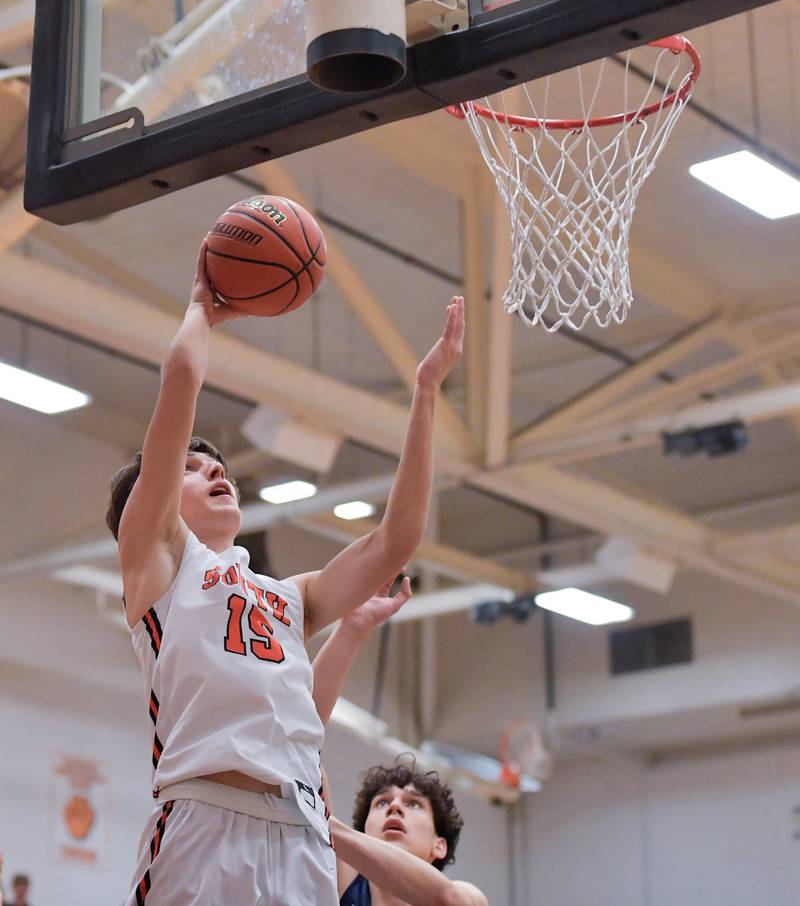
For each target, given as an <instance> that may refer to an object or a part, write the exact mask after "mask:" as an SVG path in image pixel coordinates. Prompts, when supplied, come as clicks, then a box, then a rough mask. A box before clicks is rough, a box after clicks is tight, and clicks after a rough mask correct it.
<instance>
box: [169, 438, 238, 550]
mask: <svg viewBox="0 0 800 906" xmlns="http://www.w3.org/2000/svg"><path fill="white" fill-rule="evenodd" d="M181 516H182V517H183V520H184V522H185V523H186V524H187V525H188V526H189V528H190V529H191V530H192V531H193V532H194V533H195V535H198V537H202V535H203V533H204V529H205V528H208V527H210V526H213V527H214V528H215V529H222V530H224V531H228V530H230V531H231V532H232V533H233V535H236V534H237V533H238V531H239V527H240V526H241V523H242V514H241V512H240V510H239V501H238V499H237V495H236V490H235V489H234V487H233V485H232V484H231V482H230V481H229V480H228V479H227V477H226V475H225V469H224V468H223V467H222V464H221V463H219V462H217V460H216V459H214V458H213V457H211V456H209V455H208V454H207V453H188V454H187V455H186V469H185V471H184V473H183V493H182V496H181Z"/></svg>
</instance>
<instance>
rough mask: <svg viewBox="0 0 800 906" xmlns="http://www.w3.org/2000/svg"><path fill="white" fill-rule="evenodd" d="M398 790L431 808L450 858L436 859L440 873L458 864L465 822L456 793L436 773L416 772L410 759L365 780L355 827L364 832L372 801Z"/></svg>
mask: <svg viewBox="0 0 800 906" xmlns="http://www.w3.org/2000/svg"><path fill="white" fill-rule="evenodd" d="M393 786H396V787H399V788H400V789H401V790H402V789H404V788H405V787H407V786H413V787H414V789H415V790H416V791H417V792H418V793H420V794H421V795H422V796H424V797H425V798H426V799H427V800H428V802H430V804H431V811H432V812H433V826H434V829H435V830H436V834H437V836H439V837H443V838H444V840H445V841H446V843H447V855H446V856H445V857H444V858H442V859H435V860H434V862H433V865H434V867H435V868H438V869H439V871H442V869H443V868H444V867H445V865H450V863H451V862H455V860H456V844H457V843H458V838H459V835H460V834H461V828H462V827H463V826H464V820H463V819H462V817H461V815H460V814H459V812H458V809H457V808H456V804H455V802H453V793H452V791H451V790H450V787H449V786H447V784H446V783H444V781H443V780H442V779H441V777H440V776H439V774H438V773H437V772H436V771H427V772H425V773H423V772H422V771H420V770H418V769H417V765H416V762H415V761H414V760H413V759H411V761H408V760H401V759H400V758H398V759H397V760H396V761H395V762H394V764H392V765H389V766H386V767H385V766H383V765H378V766H377V767H374V768H370V769H369V770H368V771H367V772H366V773H365V774H364V776H363V778H362V782H361V789H360V790H359V791H358V794H357V795H356V803H355V806H354V807H353V827H354V828H355V829H356V830H357V831H361V832H362V833H363V832H364V828H365V827H366V824H367V816H368V815H369V810H370V806H371V805H372V800H373V799H374V798H375V797H376V796H377V795H378V794H379V793H381V792H383V791H384V790H388V789H390V788H391V787H393Z"/></svg>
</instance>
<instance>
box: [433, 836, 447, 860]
mask: <svg viewBox="0 0 800 906" xmlns="http://www.w3.org/2000/svg"><path fill="white" fill-rule="evenodd" d="M432 852H433V858H434V859H444V858H445V856H447V840H445V838H444V837H437V838H436V841H435V843H434V844H433V850H432Z"/></svg>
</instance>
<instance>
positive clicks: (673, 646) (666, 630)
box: [608, 619, 692, 676]
mask: <svg viewBox="0 0 800 906" xmlns="http://www.w3.org/2000/svg"><path fill="white" fill-rule="evenodd" d="M608 642H609V657H610V662H611V673H612V674H613V675H614V676H616V675H618V674H621V673H634V672H636V671H639V670H653V669H654V668H656V667H668V666H670V665H672V664H689V663H691V661H692V622H691V620H689V619H684V620H670V621H669V622H667V623H655V624H653V625H652V626H637V627H635V628H634V629H616V630H613V631H612V632H610V633H609V636H608Z"/></svg>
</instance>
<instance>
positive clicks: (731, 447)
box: [661, 419, 748, 457]
mask: <svg viewBox="0 0 800 906" xmlns="http://www.w3.org/2000/svg"><path fill="white" fill-rule="evenodd" d="M661 437H662V439H663V441H664V453H666V454H667V456H669V455H671V454H677V455H678V456H694V455H695V454H696V453H707V454H708V455H709V456H711V457H717V456H728V455H730V454H731V453H738V452H739V451H740V450H743V449H744V448H745V447H746V446H747V442H748V437H747V427H746V426H745V424H744V422H742V421H740V420H738V419H737V420H735V421H731V422H725V423H723V424H720V425H708V426H706V427H704V428H695V429H691V428H690V429H688V430H686V431H676V432H674V433H669V432H663V433H662V435H661Z"/></svg>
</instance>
